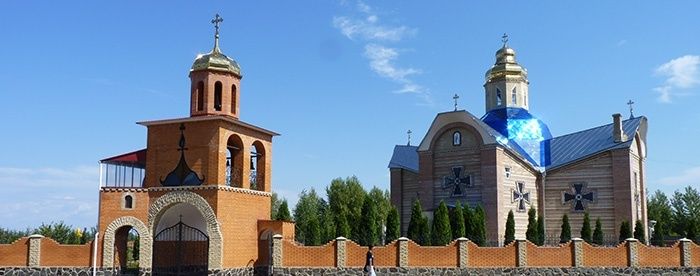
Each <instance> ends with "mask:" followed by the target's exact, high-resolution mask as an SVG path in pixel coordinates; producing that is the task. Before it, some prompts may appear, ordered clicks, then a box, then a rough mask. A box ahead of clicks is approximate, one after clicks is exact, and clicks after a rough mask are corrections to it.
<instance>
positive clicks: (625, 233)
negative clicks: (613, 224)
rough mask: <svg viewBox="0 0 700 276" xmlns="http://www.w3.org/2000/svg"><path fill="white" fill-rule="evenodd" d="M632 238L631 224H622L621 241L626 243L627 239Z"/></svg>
mask: <svg viewBox="0 0 700 276" xmlns="http://www.w3.org/2000/svg"><path fill="white" fill-rule="evenodd" d="M631 237H632V228H631V227H630V223H629V222H628V221H626V220H625V221H623V222H622V224H620V237H619V241H620V242H624V241H625V240H626V239H628V238H631Z"/></svg>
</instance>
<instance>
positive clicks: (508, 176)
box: [505, 167, 511, 178]
mask: <svg viewBox="0 0 700 276" xmlns="http://www.w3.org/2000/svg"><path fill="white" fill-rule="evenodd" d="M510 170H511V169H510V167H506V168H505V173H506V178H510Z"/></svg>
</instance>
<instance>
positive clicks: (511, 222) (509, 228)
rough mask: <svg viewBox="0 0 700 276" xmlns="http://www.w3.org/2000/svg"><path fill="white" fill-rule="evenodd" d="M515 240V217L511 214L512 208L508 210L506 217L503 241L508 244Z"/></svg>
mask: <svg viewBox="0 0 700 276" xmlns="http://www.w3.org/2000/svg"><path fill="white" fill-rule="evenodd" d="M514 240H515V217H514V216H513V210H510V211H508V219H506V235H505V237H504V241H503V242H504V243H505V244H510V243H511V242H513V241H514Z"/></svg>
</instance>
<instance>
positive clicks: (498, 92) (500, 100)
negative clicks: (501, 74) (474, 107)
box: [496, 88, 503, 106]
mask: <svg viewBox="0 0 700 276" xmlns="http://www.w3.org/2000/svg"><path fill="white" fill-rule="evenodd" d="M502 103H503V97H502V96H501V89H498V88H496V105H497V106H501V104H502Z"/></svg>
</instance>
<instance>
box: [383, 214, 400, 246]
mask: <svg viewBox="0 0 700 276" xmlns="http://www.w3.org/2000/svg"><path fill="white" fill-rule="evenodd" d="M399 235H401V225H400V222H399V211H398V210H396V207H394V206H391V210H389V214H388V215H387V216H386V238H385V241H386V243H390V242H392V241H394V240H396V239H398V238H399Z"/></svg>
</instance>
